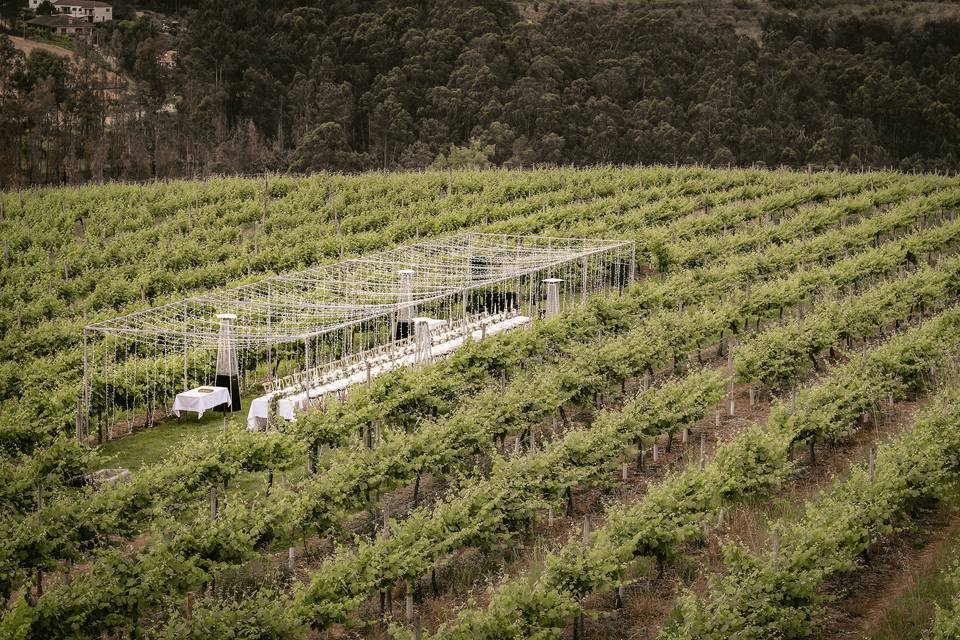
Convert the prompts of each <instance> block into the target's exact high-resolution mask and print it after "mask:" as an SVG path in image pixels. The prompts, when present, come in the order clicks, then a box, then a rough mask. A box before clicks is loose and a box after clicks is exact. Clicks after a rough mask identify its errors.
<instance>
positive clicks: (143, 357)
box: [77, 233, 636, 438]
mask: <svg viewBox="0 0 960 640" xmlns="http://www.w3.org/2000/svg"><path fill="white" fill-rule="evenodd" d="M635 252H636V250H635V243H634V242H632V241H623V240H601V239H588V238H553V237H542V236H520V235H503V234H482V233H463V234H459V235H453V236H448V237H444V238H438V239H434V240H429V241H426V242H420V243H417V244H411V245H406V246H400V247H397V248H395V249H390V250H385V251H381V252H377V253H372V254H369V255H365V256H363V257H358V258H354V259H351V260H345V261H342V262H338V263H335V264H329V265H323V266H318V267H314V268H310V269H306V270H303V271H297V272H294V273H288V274H284V275H278V276H272V277H268V278H264V279H262V280H259V281H257V282H254V283H251V284H247V285H243V286H239V287H233V288H227V289H221V290H219V291H214V292H210V293H207V294H203V295H199V296H194V297H190V298H186V299H184V300H180V301H177V302H173V303H170V304H166V305H163V306H158V307H154V308H150V309H145V310H143V311H138V312H136V313H131V314H128V315H124V316H120V317H116V318H112V319H110V320H106V321H103V322H98V323H95V324H91V325H89V326H87V327H86V328H85V329H84V335H83V343H84V356H83V363H84V375H83V383H82V384H83V388H82V394H81V403H82V406H81V407H79V409H80V411H79V415H78V425H77V429H78V436H79V437H84V438H85V437H89V435H90V433H89V430H90V425H91V421H94V420H95V421H96V423H97V425H98V437H100V435H99V434H101V431H100V430H101V429H102V428H103V427H104V426H107V425H116V424H117V423H122V422H124V421H125V422H126V424H127V426H128V429H130V430H132V428H133V421H134V415H138V416H142V415H144V414H145V415H146V421H147V423H152V422H153V419H154V414H155V412H157V411H163V410H164V408H165V407H169V406H170V402H172V399H173V396H174V395H175V394H176V392H177V391H178V390H185V389H189V388H191V386H192V385H196V384H211V383H212V382H213V381H214V379H215V375H216V373H217V372H218V369H223V368H224V366H225V365H226V367H228V369H229V374H230V375H233V376H237V377H238V378H239V381H240V386H241V388H242V387H244V386H246V385H247V384H249V383H251V382H263V381H265V380H270V379H273V378H275V377H277V376H278V375H279V374H284V375H287V374H290V373H291V372H296V371H304V370H307V369H311V368H315V367H317V366H320V365H323V364H324V363H332V362H336V361H338V360H340V359H344V358H347V357H351V356H354V357H355V356H356V355H357V354H362V353H365V352H370V351H373V350H382V349H384V348H390V346H391V345H393V344H395V343H397V342H398V341H402V340H404V339H409V338H412V337H413V330H414V327H413V318H414V317H415V316H430V317H433V318H436V319H440V320H443V321H445V322H446V323H447V324H448V326H457V325H463V324H464V323H466V322H468V321H469V320H470V319H472V318H476V317H478V316H482V315H483V314H491V313H496V312H501V311H506V310H508V309H509V310H514V311H522V312H523V313H525V314H526V315H528V316H530V317H531V318H537V317H543V316H545V315H547V311H548V310H547V307H548V306H549V313H550V315H552V314H553V313H555V312H556V311H557V309H558V308H560V307H565V306H567V305H571V304H575V303H578V302H582V301H583V300H585V299H586V297H587V295H589V294H592V293H598V292H600V291H603V290H607V289H610V288H622V287H624V286H626V285H627V284H628V283H629V282H630V281H631V280H632V279H633V277H634V274H635V269H636V266H635V265H636V260H635ZM544 280H550V281H551V282H553V284H550V285H549V287H548V285H547V284H544V282H543V281H544ZM548 288H549V289H550V293H549V298H550V299H549V301H548V300H547V298H548V294H547V289H548ZM221 373H224V372H223V371H221ZM107 437H110V430H109V429H107Z"/></svg>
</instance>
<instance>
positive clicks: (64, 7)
mask: <svg viewBox="0 0 960 640" xmlns="http://www.w3.org/2000/svg"><path fill="white" fill-rule="evenodd" d="M52 2H53V6H54V7H56V9H57V11H59V12H60V13H62V14H65V15H68V16H70V17H71V18H77V19H80V20H86V21H87V22H107V21H108V20H113V7H111V6H110V5H109V4H107V3H106V2H99V1H98V0H52ZM42 3H43V0H28V6H29V7H30V9H32V10H33V11H36V10H37V7H39V6H40V5H41V4H42Z"/></svg>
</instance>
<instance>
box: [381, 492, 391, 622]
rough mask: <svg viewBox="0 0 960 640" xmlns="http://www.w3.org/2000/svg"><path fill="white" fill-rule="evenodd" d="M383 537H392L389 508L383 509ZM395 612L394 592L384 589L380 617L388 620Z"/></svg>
mask: <svg viewBox="0 0 960 640" xmlns="http://www.w3.org/2000/svg"><path fill="white" fill-rule="evenodd" d="M383 537H384V538H389V537H390V520H389V519H388V516H387V509H386V507H384V509H383ZM392 614H393V593H392V591H391V590H390V589H384V590H383V591H381V592H380V618H381V620H386V619H387V617H389V616H391V615H392Z"/></svg>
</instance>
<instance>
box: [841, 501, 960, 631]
mask: <svg viewBox="0 0 960 640" xmlns="http://www.w3.org/2000/svg"><path fill="white" fill-rule="evenodd" d="M958 535H960V511H958V509H957V507H956V506H952V505H941V506H940V507H939V508H937V509H934V510H933V511H931V512H929V513H927V514H925V515H924V516H923V517H921V518H920V519H918V520H917V521H916V528H915V529H913V530H910V531H908V532H906V533H905V534H904V535H900V536H898V537H896V538H894V539H893V540H891V541H889V542H888V543H887V544H886V545H885V546H884V547H883V548H881V549H879V550H877V551H875V553H876V554H877V555H876V556H875V557H874V558H873V559H872V561H871V564H870V565H869V566H868V567H867V568H866V569H865V570H863V571H858V572H857V573H856V574H853V575H851V576H847V577H846V578H845V579H843V580H841V581H838V582H837V584H836V585H834V586H835V587H836V588H837V590H839V591H841V592H842V593H844V594H845V595H847V597H845V598H844V599H843V600H840V601H838V602H836V603H835V604H834V605H832V606H831V607H829V608H828V610H827V615H826V618H825V621H824V625H823V627H822V629H823V637H825V638H836V639H837V640H861V639H863V638H869V637H871V635H872V634H873V633H874V632H875V631H876V630H877V629H878V628H879V627H880V626H881V625H882V624H883V622H884V619H885V618H886V616H888V615H889V613H890V611H891V610H892V609H893V607H894V605H895V604H896V603H897V601H898V600H899V599H900V598H901V597H902V596H904V595H905V594H907V593H908V592H909V591H910V590H911V589H913V588H914V587H916V585H917V583H918V582H919V581H922V580H923V579H924V576H929V575H931V574H933V573H935V572H936V571H937V569H938V567H936V566H934V565H935V564H936V562H938V561H939V556H940V553H939V552H940V550H941V549H942V548H943V547H944V546H945V545H948V544H950V543H951V542H952V541H953V540H955V539H956V537H957V536H958ZM926 608H927V609H928V610H927V611H926V614H927V617H928V619H930V620H932V619H933V612H934V608H933V603H927V604H926Z"/></svg>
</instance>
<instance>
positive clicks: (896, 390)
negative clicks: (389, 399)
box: [435, 308, 960, 640]
mask: <svg viewBox="0 0 960 640" xmlns="http://www.w3.org/2000/svg"><path fill="white" fill-rule="evenodd" d="M958 329H960V310H958V309H956V308H955V309H951V310H949V311H947V312H945V313H943V314H941V315H940V316H938V317H936V318H933V319H931V320H929V321H928V322H927V323H925V324H924V325H922V326H921V327H919V328H912V329H910V330H909V331H908V332H907V333H905V334H903V335H900V336H897V337H894V338H892V339H891V340H889V341H888V342H887V343H885V344H883V345H881V346H879V347H876V348H874V349H872V350H870V351H869V352H867V354H866V359H865V360H864V361H860V360H859V359H858V360H856V361H853V362H850V363H848V364H846V365H843V366H839V367H836V368H835V369H834V370H832V371H831V372H830V373H829V374H828V375H827V376H826V377H825V378H824V379H823V380H822V381H820V382H819V383H817V384H816V385H814V386H812V387H810V388H807V389H803V390H801V391H800V393H799V394H798V398H797V403H796V410H793V409H792V408H791V407H789V406H787V405H784V404H779V403H778V404H775V406H774V409H773V411H772V413H771V416H770V418H769V420H768V421H767V423H766V424H764V425H757V426H754V427H752V428H751V429H750V430H748V431H746V432H744V433H743V434H741V435H739V436H737V437H735V438H734V439H733V440H731V441H730V442H727V443H725V444H723V445H721V446H720V447H719V448H718V449H717V451H716V452H715V454H714V456H713V458H712V459H711V460H710V461H709V462H708V463H707V464H706V465H705V467H704V469H703V470H702V471H701V470H697V469H695V468H690V469H688V470H686V471H684V472H682V473H680V474H678V475H675V476H672V477H669V478H667V479H666V480H665V481H664V482H663V483H661V484H660V485H658V486H657V487H655V488H653V489H651V490H650V491H649V492H648V493H647V495H646V496H644V497H643V498H642V499H641V500H640V501H639V502H638V503H637V504H635V505H632V506H617V507H614V508H613V509H611V510H610V511H608V513H607V514H606V518H605V525H604V526H603V527H601V528H599V529H597V530H596V531H594V532H593V534H592V535H591V537H590V540H589V544H588V545H586V546H584V545H583V544H582V543H581V542H580V541H576V540H575V541H571V542H569V543H568V544H567V545H566V546H564V547H562V548H561V549H559V550H558V551H556V552H553V553H551V554H550V555H549V556H548V558H547V559H546V562H545V568H544V571H543V573H542V575H541V576H540V577H539V578H537V579H535V580H532V579H530V578H529V577H526V576H520V577H518V578H515V579H512V580H509V581H507V582H505V583H503V584H502V585H500V586H499V587H497V588H496V589H495V590H494V591H493V593H492V594H491V598H490V604H489V605H488V606H487V608H486V609H485V610H468V611H466V612H464V613H463V614H461V616H460V617H459V619H458V621H457V623H456V625H454V626H451V627H447V628H442V629H440V630H439V631H438V633H437V634H436V636H435V637H436V638H443V639H444V640H453V639H456V638H472V637H477V636H488V637H499V638H521V637H539V634H549V635H553V634H556V633H557V632H559V631H560V630H561V629H562V628H563V627H564V626H565V624H566V621H567V620H569V618H570V617H571V616H572V615H574V614H575V613H577V612H578V611H579V606H578V604H577V603H578V602H579V601H580V599H581V598H582V597H583V596H585V595H587V594H588V593H591V592H593V591H598V590H603V589H609V588H613V587H615V586H617V585H618V584H621V580H622V578H623V576H624V574H625V573H626V571H627V570H628V569H629V567H630V566H631V565H632V564H633V561H634V560H635V559H636V558H638V557H643V556H648V557H649V556H652V557H656V558H658V559H660V560H663V559H666V558H668V557H669V555H670V554H671V552H672V551H673V549H675V548H676V547H677V546H678V545H679V544H680V543H682V542H684V541H687V540H691V539H697V538H699V537H700V536H702V535H703V524H704V523H705V522H706V521H707V520H708V519H709V518H710V517H713V516H715V515H716V514H717V512H718V511H719V510H720V509H721V508H723V507H729V506H731V505H733V504H735V503H737V502H739V501H742V500H743V499H745V498H749V497H753V496H757V495H760V494H762V493H764V492H766V491H768V490H769V489H771V488H772V487H775V486H778V485H779V484H781V483H782V482H783V481H784V480H785V479H786V477H787V475H788V474H789V462H788V457H789V451H790V448H791V444H792V443H793V442H795V441H797V440H804V439H809V438H814V437H817V436H820V437H822V438H825V439H827V438H829V439H835V438H838V437H840V435H841V434H848V433H850V432H852V431H853V430H854V429H856V428H857V426H858V425H859V423H860V419H861V416H862V415H863V413H864V412H865V411H866V410H867V409H868V408H869V407H871V406H874V405H875V404H877V403H879V402H880V401H881V399H883V398H886V397H888V396H890V395H896V396H897V397H902V396H903V395H904V394H905V393H906V392H907V391H908V390H913V391H919V390H921V389H923V388H924V387H925V386H926V385H927V384H928V383H929V378H928V372H929V369H930V367H934V366H942V365H943V363H944V358H945V356H944V350H946V349H951V348H957V347H960V336H958V335H957V332H958ZM755 637H761V636H755Z"/></svg>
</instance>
